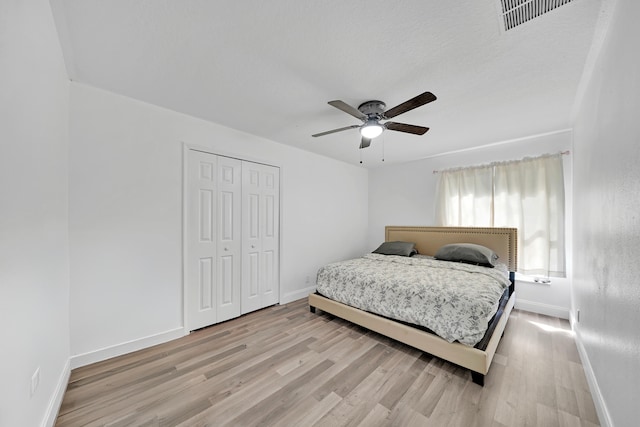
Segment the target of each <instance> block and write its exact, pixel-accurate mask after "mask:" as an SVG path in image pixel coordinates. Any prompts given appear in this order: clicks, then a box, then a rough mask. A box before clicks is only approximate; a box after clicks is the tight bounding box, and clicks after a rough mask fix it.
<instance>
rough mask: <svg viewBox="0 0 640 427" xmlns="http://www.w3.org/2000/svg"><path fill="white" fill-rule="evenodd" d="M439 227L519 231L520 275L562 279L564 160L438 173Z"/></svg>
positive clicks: (554, 157) (530, 160) (535, 160)
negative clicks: (511, 229) (513, 228)
mask: <svg viewBox="0 0 640 427" xmlns="http://www.w3.org/2000/svg"><path fill="white" fill-rule="evenodd" d="M436 220H437V221H438V223H439V224H440V225H450V226H478V227H486V226H489V227H517V228H518V271H519V272H520V273H522V274H527V275H542V276H555V277H564V276H565V247H564V174H563V168H562V156H561V154H557V155H545V156H540V157H536V158H526V159H523V160H518V161H511V162H502V163H494V164H491V165H484V166H478V167H470V168H459V169H450V170H446V171H442V172H440V179H439V183H438V191H437V200H436Z"/></svg>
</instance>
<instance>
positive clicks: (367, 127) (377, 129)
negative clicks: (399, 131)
mask: <svg viewBox="0 0 640 427" xmlns="http://www.w3.org/2000/svg"><path fill="white" fill-rule="evenodd" d="M383 130H384V127H383V126H382V125H381V124H380V123H378V122H377V121H375V120H369V121H367V122H366V123H365V124H363V125H362V126H361V127H360V135H362V136H363V137H365V138H368V139H373V138H377V137H378V136H380V134H381V133H382V131H383Z"/></svg>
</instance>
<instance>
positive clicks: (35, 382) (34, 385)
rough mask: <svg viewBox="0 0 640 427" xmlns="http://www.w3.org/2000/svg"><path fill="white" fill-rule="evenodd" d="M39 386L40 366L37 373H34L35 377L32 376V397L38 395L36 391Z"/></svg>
mask: <svg viewBox="0 0 640 427" xmlns="http://www.w3.org/2000/svg"><path fill="white" fill-rule="evenodd" d="M39 385H40V366H38V367H37V368H36V370H35V372H34V373H33V375H31V396H33V395H34V394H36V391H37V390H38V386H39Z"/></svg>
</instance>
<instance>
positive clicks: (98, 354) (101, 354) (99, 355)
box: [71, 327, 186, 369]
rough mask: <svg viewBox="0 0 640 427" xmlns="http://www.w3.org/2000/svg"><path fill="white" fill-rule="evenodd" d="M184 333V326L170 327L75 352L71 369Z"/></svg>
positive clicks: (158, 342)
mask: <svg viewBox="0 0 640 427" xmlns="http://www.w3.org/2000/svg"><path fill="white" fill-rule="evenodd" d="M185 335H186V334H185V330H184V328H183V327H180V328H176V329H172V330H170V331H166V332H161V333H159V334H155V335H150V336H148V337H144V338H139V339H136V340H131V341H128V342H124V343H122V344H116V345H113V346H110V347H105V348H101V349H99V350H94V351H89V352H87V353H83V354H77V355H75V356H71V369H75V368H79V367H80V366H86V365H90V364H91V363H96V362H100V361H103V360H107V359H110V358H112V357H116V356H122V355H123V354H127V353H131V352H133V351H138V350H142V349H144V348H147V347H151V346H154V345H157V344H162V343H165V342H167V341H171V340H174V339H176V338H180V337H183V336H185Z"/></svg>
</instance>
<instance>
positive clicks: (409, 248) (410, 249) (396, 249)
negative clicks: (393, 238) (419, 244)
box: [373, 242, 418, 256]
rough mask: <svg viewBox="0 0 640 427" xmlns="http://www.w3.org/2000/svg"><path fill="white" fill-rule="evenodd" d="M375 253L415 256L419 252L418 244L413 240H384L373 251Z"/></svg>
mask: <svg viewBox="0 0 640 427" xmlns="http://www.w3.org/2000/svg"><path fill="white" fill-rule="evenodd" d="M373 253H374V254H382V255H400V256H414V255H415V254H417V253H418V251H417V250H416V244H415V243H411V242H384V243H383V244H381V245H380V246H378V249H376V250H375V251H373Z"/></svg>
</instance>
